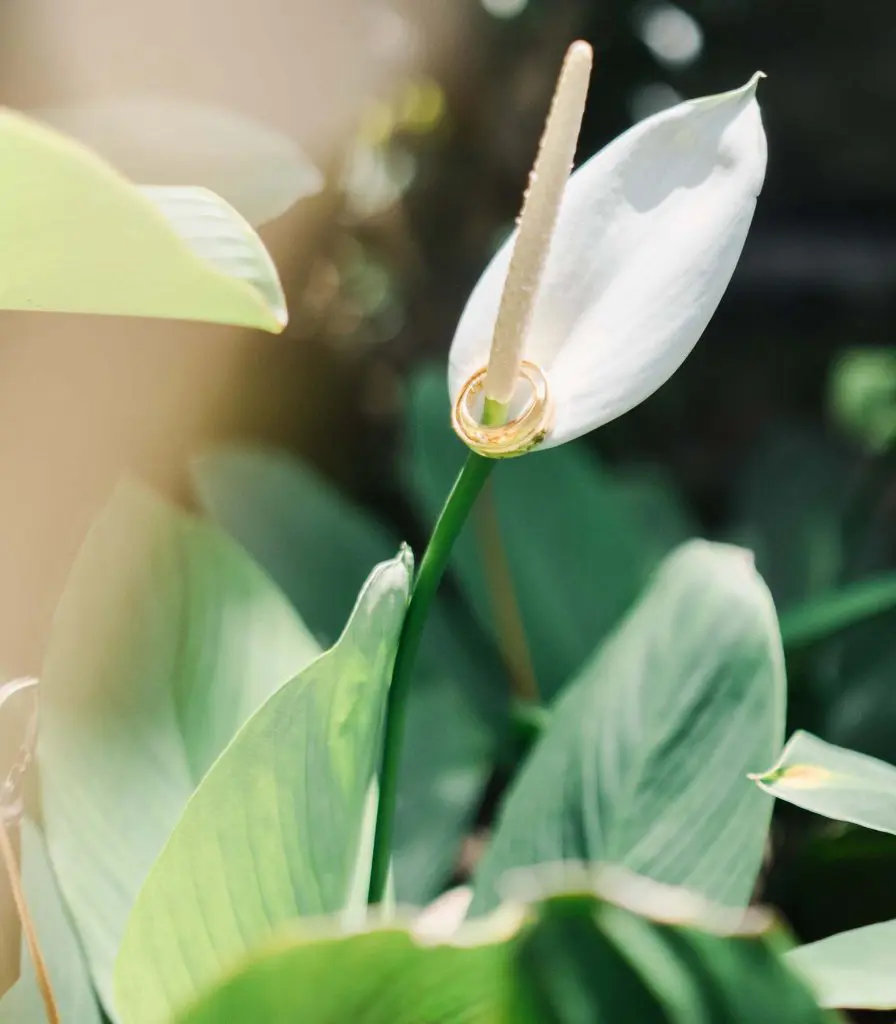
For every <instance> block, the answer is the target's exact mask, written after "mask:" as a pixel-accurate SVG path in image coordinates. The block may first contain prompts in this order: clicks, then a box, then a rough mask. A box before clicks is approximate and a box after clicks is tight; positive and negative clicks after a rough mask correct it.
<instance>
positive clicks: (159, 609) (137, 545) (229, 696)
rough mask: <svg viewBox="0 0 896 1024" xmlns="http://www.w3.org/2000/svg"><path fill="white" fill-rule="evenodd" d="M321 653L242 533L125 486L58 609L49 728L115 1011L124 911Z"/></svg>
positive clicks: (80, 885)
mask: <svg viewBox="0 0 896 1024" xmlns="http://www.w3.org/2000/svg"><path fill="white" fill-rule="evenodd" d="M317 653H318V648H317V645H316V644H315V643H314V641H313V640H312V638H311V637H310V635H309V634H308V632H307V631H306V629H305V627H304V626H303V624H302V622H301V620H300V619H299V618H298V616H297V615H296V613H295V612H294V611H293V609H292V607H291V606H290V605H289V603H288V601H287V600H286V598H285V597H284V596H283V595H282V594H281V593H280V591H279V590H278V589H277V588H276V586H275V585H274V584H273V583H272V582H271V581H270V580H269V579H268V578H267V577H266V576H265V575H264V574H263V573H262V572H261V571H260V570H259V569H258V568H257V567H256V566H255V565H254V564H253V563H252V562H251V561H250V559H249V558H248V557H247V556H246V555H245V553H244V552H243V551H242V550H241V549H240V548H238V547H237V546H236V545H235V544H234V543H233V542H232V541H231V540H230V539H229V538H227V537H226V536H225V535H224V534H222V533H220V532H219V531H218V530H216V529H215V528H213V527H211V526H209V525H207V524H205V523H201V522H199V521H197V520H195V519H193V518H192V517H189V516H186V515H183V514H181V513H179V512H177V511H176V510H174V509H173V508H171V507H169V506H167V505H166V504H164V503H163V502H161V501H160V500H158V499H157V498H155V497H153V496H152V495H151V494H150V493H148V492H147V491H145V490H144V489H142V488H141V487H139V486H136V485H126V486H122V487H120V488H119V489H118V490H117V491H116V493H115V495H114V497H113V499H112V500H111V502H110V504H109V506H108V507H107V508H106V510H105V511H104V512H103V514H102V516H101V517H100V518H99V520H98V521H97V523H96V524H95V525H94V527H93V528H92V530H91V532H90V533H89V535H88V537H87V540H86V542H85V544H84V547H83V549H82V550H81V552H80V554H79V556H78V559H77V561H76V563H75V566H74V568H73V570H72V573H71V576H70V578H69V581H68V584H67V586H66V589H65V593H64V594H63V597H62V600H61V602H60V605H59V608H58V611H57V615H56V621H55V624H54V627H53V630H52V634H51V637H50V642H49V648H48V650H47V654H46V659H45V662H44V667H43V672H42V674H41V718H40V733H39V737H38V759H39V764H40V777H41V788H42V798H43V814H44V823H45V831H46V836H47V844H48V847H49V852H50V858H51V860H52V863H53V867H54V870H55V872H56V875H57V877H58V880H59V884H60V887H61V889H62V893H63V896H64V898H65V901H66V904H67V905H68V907H69V910H70V912H71V915H72V918H73V922H74V924H75V927H76V930H77V932H78V934H79V937H80V940H81V943H82V945H83V946H84V949H85V952H86V954H87V958H88V962H89V964H90V968H91V972H92V975H93V978H94V982H95V984H96V986H97V988H98V990H99V992H100V995H101V997H102V999H103V1002H104V1004H105V1006H106V1009H107V1011H111V1005H112V1002H111V978H112V969H113V964H114V961H115V957H116V955H117V953H118V947H119V943H120V941H121V937H122V935H123V934H124V928H125V922H126V920H127V918H128V915H129V914H130V911H131V908H132V906H133V903H134V900H135V899H136V896H137V892H138V890H139V888H140V886H141V885H142V883H143V881H144V879H145V877H146V875H147V873H148V872H149V869H150V868H151V867H152V864H153V862H154V861H155V859H156V857H157V856H158V854H159V852H160V851H161V849H162V847H163V846H164V844H165V842H166V840H167V839H168V837H169V835H170V834H171V832H172V830H173V828H174V826H175V824H176V823H177V821H178V819H179V818H180V816H181V813H182V812H183V809H184V807H185V805H186V803H187V800H188V799H189V797H190V795H191V794H192V793H193V790H194V789H195V788H196V786H197V784H198V783H199V781H200V780H201V779H202V777H203V776H204V775H205V773H206V772H207V771H208V769H209V766H210V765H211V764H212V763H213V762H214V760H215V758H216V757H217V756H218V754H219V753H220V752H221V751H222V750H223V749H224V747H225V746H226V745H227V744H228V743H229V741H230V740H231V738H232V737H233V735H234V733H235V732H236V731H237V729H239V727H240V726H241V725H242V724H243V722H244V721H245V720H246V719H247V718H248V717H249V716H250V715H251V714H252V713H253V712H254V711H255V710H256V709H257V708H258V707H259V706H260V705H261V704H262V703H263V702H264V701H265V700H266V699H267V698H268V697H269V696H270V695H271V694H272V693H273V692H274V691H275V690H277V689H278V688H279V687H280V686H281V685H282V684H283V683H284V682H286V681H287V680H288V679H290V678H292V677H293V676H294V675H295V674H296V672H297V671H299V670H301V669H302V668H304V667H305V666H306V665H307V664H308V663H309V662H310V661H311V660H312V658H314V657H315V656H316V655H317Z"/></svg>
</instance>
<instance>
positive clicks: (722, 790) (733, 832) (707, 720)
mask: <svg viewBox="0 0 896 1024" xmlns="http://www.w3.org/2000/svg"><path fill="white" fill-rule="evenodd" d="M784 702H785V680H784V668H783V654H782V651H781V640H780V635H779V633H778V627H777V622H776V620H775V613H774V608H773V606H772V601H771V597H770V595H769V593H768V590H767V588H766V586H765V584H764V583H763V582H762V580H761V578H760V577H759V576H758V575H757V573H756V571H755V569H754V567H753V564H752V560H751V559H750V556H749V554H748V553H747V552H744V551H741V550H740V549H738V548H732V547H728V546H726V545H720V544H710V543H708V542H705V541H692V542H689V543H688V544H685V545H683V546H682V547H680V548H679V549H678V550H677V551H675V552H674V553H673V554H671V555H670V556H668V558H667V559H666V560H665V561H664V562H663V564H662V565H661V567H660V568H659V570H658V571H657V574H656V577H655V579H654V581H653V584H652V585H651V587H650V589H649V590H648V591H647V593H646V595H645V596H644V597H643V598H642V600H641V601H640V602H639V603H638V605H637V606H636V607H635V608H634V609H633V610H632V611H631V612H630V613H629V615H628V617H627V618H626V619H625V620H624V622H623V623H622V624H621V625H620V626H619V628H618V630H617V631H616V632H615V633H614V634H613V636H612V637H611V638H610V639H609V640H608V641H606V642H605V644H604V645H603V646H602V647H600V648H599V649H598V651H597V653H596V655H595V657H594V658H592V659H591V661H590V662H589V663H588V664H587V665H586V666H585V668H584V669H583V670H582V672H581V673H580V674H579V676H578V677H577V679H575V680H574V681H573V683H572V684H571V685H570V687H569V689H568V691H567V692H566V693H565V694H564V696H563V697H562V698H561V700H560V701H559V702H558V703H557V705H556V707H555V709H554V711H553V714H552V715H551V717H550V719H549V721H548V725H547V728H546V729H545V731H544V733H543V734H542V737H541V739H540V740H539V742H538V744H537V745H536V747H535V748H534V750H533V752H532V754H531V755H530V757H529V760H528V761H527V763H526V764H525V766H524V767H523V770H522V771H521V772H520V774H519V775H518V777H517V778H516V780H515V782H514V784H513V786H512V787H511V789H510V791H509V794H508V796H507V798H506V800H505V803H504V805H503V807H502V809H501V812H500V814H499V817H498V824H497V828H496V830H495V833H494V836H493V838H492V841H491V844H490V846H489V849H488V850H487V852H486V854H485V856H484V858H483V860H482V861H481V863H480V865H479V869H478V872H477V874H476V877H475V879H474V881H475V888H476V896H475V900H474V904H473V907H472V911H473V912H474V913H475V912H480V913H481V912H482V911H484V910H488V909H489V908H491V907H493V906H494V905H495V904H496V903H497V901H498V895H499V887H500V880H501V877H502V875H503V874H504V873H505V872H506V871H508V870H509V869H512V868H521V867H528V866H530V865H537V864H544V863H549V862H552V861H565V860H583V861H605V862H613V863H619V864H623V865H625V866H626V867H628V868H630V869H631V870H633V871H637V872H638V873H639V874H643V875H646V876H648V877H650V878H653V879H656V880H657V881H660V882H667V883H670V884H674V885H680V886H684V887H686V888H690V889H693V890H694V891H695V892H699V893H701V894H703V895H705V896H707V897H708V898H710V899H713V900H715V901H717V902H719V903H723V904H728V905H732V906H734V905H742V904H745V903H746V902H747V901H748V900H749V898H750V894H751V892H752V889H753V886H754V884H755V881H756V876H757V874H758V872H759V867H760V863H761V860H762V854H763V848H764V844H765V838H766V832H767V830H768V821H769V817H770V814H771V808H770V807H768V806H765V807H764V806H763V804H762V800H761V799H757V796H758V795H759V794H757V793H754V792H751V787H750V785H749V783H748V782H747V779H746V775H747V773H748V772H750V771H755V770H756V769H755V766H756V765H761V764H762V763H763V762H764V761H765V760H766V759H767V758H768V757H769V754H770V752H774V751H775V750H777V749H779V747H780V743H781V738H782V734H783V728H784ZM772 756H773V754H772Z"/></svg>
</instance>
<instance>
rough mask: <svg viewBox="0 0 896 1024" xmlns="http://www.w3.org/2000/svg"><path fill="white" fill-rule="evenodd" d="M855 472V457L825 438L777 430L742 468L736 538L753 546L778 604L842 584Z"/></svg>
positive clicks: (759, 446) (760, 569)
mask: <svg viewBox="0 0 896 1024" xmlns="http://www.w3.org/2000/svg"><path fill="white" fill-rule="evenodd" d="M851 472H852V467H851V466H850V463H849V461H848V460H847V459H846V458H844V457H842V456H841V454H840V453H839V452H838V451H837V450H836V449H834V448H832V447H831V446H830V445H829V444H828V443H826V442H825V441H824V439H823V438H819V437H816V436H814V435H812V434H807V433H804V432H802V431H798V430H793V429H777V430H774V431H769V432H768V435H767V437H765V438H763V439H762V441H761V443H760V444H759V445H757V447H756V449H755V451H754V452H753V454H752V457H751V458H750V460H749V461H748V462H747V464H746V465H745V466H744V468H743V470H742V471H741V472H740V473H739V474H738V490H739V494H738V495H737V496H736V499H735V501H736V509H735V517H736V520H737V526H736V529H735V530H734V532H733V535H732V538H731V539H732V540H733V541H734V542H735V543H737V544H739V545H741V546H743V547H745V548H749V549H750V550H751V551H753V552H754V554H755V556H756V566H757V568H758V569H759V571H760V572H761V573H762V575H763V578H764V579H765V580H766V582H767V583H768V586H769V589H770V590H771V592H772V594H773V595H774V597H775V602H776V604H777V606H778V607H779V608H789V607H790V606H792V605H795V604H798V603H799V602H802V601H804V600H806V599H807V598H810V597H814V596H816V595H818V594H824V593H825V592H827V591H829V590H831V588H832V587H835V586H836V585H837V583H838V582H839V578H840V573H841V570H842V568H843V565H844V562H845V561H846V554H845V553H844V550H843V521H844V513H845V510H846V508H847V505H848V500H849V491H850V486H849V485H850V483H851Z"/></svg>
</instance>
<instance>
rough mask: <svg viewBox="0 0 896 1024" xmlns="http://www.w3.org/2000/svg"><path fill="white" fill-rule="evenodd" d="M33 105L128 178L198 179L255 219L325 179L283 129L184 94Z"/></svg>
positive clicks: (269, 216)
mask: <svg viewBox="0 0 896 1024" xmlns="http://www.w3.org/2000/svg"><path fill="white" fill-rule="evenodd" d="M31 113H32V116H34V117H35V118H37V119H38V120H40V121H42V122H43V123H44V124H48V125H50V126H52V127H53V128H55V129H56V130H57V131H60V132H64V133H65V134H66V135H70V136H72V137H73V138H76V139H78V141H79V142H81V143H83V144H84V145H85V146H89V147H90V148H91V149H92V150H93V151H94V152H96V153H98V154H99V155H100V156H102V157H103V158H104V159H105V160H108V161H109V163H110V164H112V165H113V166H114V167H115V168H116V169H117V170H118V171H119V172H120V173H121V174H123V175H124V176H125V177H127V178H129V179H130V180H131V181H151V182H152V183H153V184H154V185H183V184H184V183H185V182H190V183H191V184H193V185H201V186H202V187H203V188H208V189H211V190H212V192H215V193H217V194H218V195H219V196H220V197H221V198H222V199H223V200H224V201H225V202H226V203H229V204H230V205H231V206H232V207H234V209H236V210H238V211H239V212H240V213H241V214H242V216H243V217H245V218H246V220H248V221H249V222H250V223H252V224H263V223H264V222H265V221H269V220H273V219H274V218H275V217H279V216H280V215H281V214H282V213H285V212H286V210H288V209H289V208H290V207H291V206H292V205H293V204H294V203H295V202H296V201H297V200H299V199H301V198H302V197H303V196H309V195H313V194H314V193H315V192H319V191H320V189H321V187H322V185H323V179H322V177H321V174H320V172H319V171H318V170H317V168H316V167H314V166H313V165H312V164H311V163H310V162H309V160H308V158H307V157H306V156H305V155H304V153H302V151H301V150H300V149H299V147H298V146H297V144H296V143H295V142H294V141H293V140H292V139H290V138H289V137H288V136H286V135H284V134H283V133H282V132H280V131H277V130H276V129H274V128H272V127H269V126H268V125H264V124H260V123H259V122H257V121H255V120H252V119H250V118H247V117H244V116H243V115H241V114H239V113H237V112H236V111H233V110H227V109H223V108H220V107H214V106H209V105H208V104H204V103H196V102H193V101H191V100H189V99H186V98H185V97H174V96H156V95H152V94H148V95H130V96H118V97H114V98H105V99H98V100H84V101H81V102H78V103H72V104H70V105H68V106H62V107H48V108H45V109H42V110H35V111H32V112H31Z"/></svg>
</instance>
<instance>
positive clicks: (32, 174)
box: [0, 110, 286, 333]
mask: <svg viewBox="0 0 896 1024" xmlns="http://www.w3.org/2000/svg"><path fill="white" fill-rule="evenodd" d="M0 146H2V149H3V162H2V166H0V309H18V310H46V311H51V312H59V313H101V314H116V315H121V316H142V317H161V318H169V319H170V318H174V319H182V320H205V321H210V322H215V323H226V324H234V325H239V326H245V327H257V328H260V329H262V330H266V331H271V332H274V333H277V332H279V331H281V330H282V329H283V327H284V325H285V324H286V304H285V301H284V298H283V291H282V289H281V287H280V282H279V279H278V277H277V271H276V268H275V267H274V264H273V261H272V260H271V257H270V256H269V254H268V252H267V250H266V249H265V247H264V245H263V244H262V242H261V239H260V238H259V237H258V236H257V235H256V234H255V232H254V231H253V230H252V228H251V227H250V226H249V224H247V223H246V221H244V220H243V218H242V217H241V216H240V215H239V214H238V213H237V212H236V211H235V210H234V209H233V208H232V207H230V206H228V205H227V203H225V202H224V201H223V200H222V199H220V198H219V197H218V196H216V195H215V194H214V193H212V192H208V191H206V190H205V189H202V188H190V187H182V188H167V187H155V188H142V189H141V188H139V187H137V186H135V185H133V184H131V183H130V182H128V181H127V180H126V179H125V178H123V177H122V176H121V175H120V174H119V173H118V172H117V171H115V170H114V169H113V168H112V167H110V166H109V165H108V164H106V163H104V162H103V161H102V160H101V159H100V158H99V157H98V156H96V155H95V154H94V153H92V152H91V151H90V150H89V149H86V148H85V147H83V146H81V145H80V144H79V143H77V142H75V141H74V140H72V139H69V138H67V137H66V136H65V135H61V134H59V133H58V132H55V131H53V130H52V129H50V128H47V127H45V126H43V125H41V124H39V123H38V122H36V121H32V120H30V119H29V118H27V117H24V116H23V115H21V114H18V113H15V112H13V111H10V110H0Z"/></svg>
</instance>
